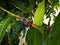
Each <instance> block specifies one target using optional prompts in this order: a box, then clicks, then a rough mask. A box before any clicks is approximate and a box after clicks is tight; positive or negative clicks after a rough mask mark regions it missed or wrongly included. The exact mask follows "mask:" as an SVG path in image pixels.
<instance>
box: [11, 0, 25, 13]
mask: <svg viewBox="0 0 60 45" xmlns="http://www.w3.org/2000/svg"><path fill="white" fill-rule="evenodd" d="M12 5H13V6H15V7H16V8H17V9H19V10H21V11H23V12H26V6H25V4H24V3H22V2H21V1H20V0H12Z"/></svg>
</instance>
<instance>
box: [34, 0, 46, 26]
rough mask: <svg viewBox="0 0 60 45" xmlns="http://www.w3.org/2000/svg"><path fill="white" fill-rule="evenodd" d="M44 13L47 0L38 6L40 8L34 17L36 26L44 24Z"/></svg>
mask: <svg viewBox="0 0 60 45" xmlns="http://www.w3.org/2000/svg"><path fill="white" fill-rule="evenodd" d="M44 13H45V0H43V1H41V3H39V5H38V8H37V9H36V12H35V15H34V24H35V25H37V26H41V25H42V24H43V19H44Z"/></svg>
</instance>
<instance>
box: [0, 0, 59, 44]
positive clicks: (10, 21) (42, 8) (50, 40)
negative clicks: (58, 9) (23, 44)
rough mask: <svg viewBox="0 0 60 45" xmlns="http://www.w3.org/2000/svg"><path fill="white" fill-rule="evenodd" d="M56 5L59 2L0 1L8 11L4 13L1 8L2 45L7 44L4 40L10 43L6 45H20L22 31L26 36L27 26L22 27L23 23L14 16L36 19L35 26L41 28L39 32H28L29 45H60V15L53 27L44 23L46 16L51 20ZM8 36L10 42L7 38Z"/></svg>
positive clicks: (31, 30)
mask: <svg viewBox="0 0 60 45" xmlns="http://www.w3.org/2000/svg"><path fill="white" fill-rule="evenodd" d="M56 5H58V0H2V1H0V7H3V9H6V10H7V11H8V12H4V10H2V9H1V8H0V45H3V44H2V43H5V42H4V40H5V41H6V42H7V43H8V44H6V43H5V45H18V43H19V41H20V40H19V36H20V33H21V31H24V33H23V35H25V32H26V29H25V27H26V26H23V25H20V24H21V23H20V22H17V20H16V17H15V16H12V15H16V16H20V17H25V18H30V19H31V20H32V17H34V20H33V24H34V25H36V26H38V27H39V28H40V29H39V30H38V29H35V28H33V27H31V28H30V29H29V30H28V31H27V35H26V37H25V38H26V43H27V45H60V43H59V42H60V36H59V34H60V29H59V28H60V21H59V19H60V14H59V15H58V16H57V17H54V18H55V20H54V21H55V22H54V24H53V25H52V26H49V24H48V25H45V24H44V23H43V21H44V15H46V16H47V18H50V14H51V13H53V14H54V13H55V11H54V8H56ZM47 10H48V11H47ZM9 12H11V13H9ZM17 27H18V28H17ZM6 34H7V36H6V37H7V38H8V40H7V39H6V38H5V35H6ZM23 37H24V36H23ZM3 38H4V39H3Z"/></svg>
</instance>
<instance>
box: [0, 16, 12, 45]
mask: <svg viewBox="0 0 60 45" xmlns="http://www.w3.org/2000/svg"><path fill="white" fill-rule="evenodd" d="M10 21H11V17H6V18H5V19H4V20H2V21H1V22H0V44H1V41H2V39H3V37H4V35H5V32H6V29H7V27H8V25H9V23H10Z"/></svg>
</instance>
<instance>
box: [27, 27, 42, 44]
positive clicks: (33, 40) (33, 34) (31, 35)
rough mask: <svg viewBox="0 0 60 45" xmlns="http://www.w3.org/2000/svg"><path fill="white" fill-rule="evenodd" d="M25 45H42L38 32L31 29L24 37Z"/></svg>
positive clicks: (40, 35)
mask: <svg viewBox="0 0 60 45" xmlns="http://www.w3.org/2000/svg"><path fill="white" fill-rule="evenodd" d="M26 42H27V45H42V34H41V32H40V31H39V30H37V29H35V28H31V29H29V30H28V32H27V36H26Z"/></svg>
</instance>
